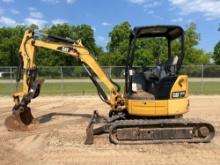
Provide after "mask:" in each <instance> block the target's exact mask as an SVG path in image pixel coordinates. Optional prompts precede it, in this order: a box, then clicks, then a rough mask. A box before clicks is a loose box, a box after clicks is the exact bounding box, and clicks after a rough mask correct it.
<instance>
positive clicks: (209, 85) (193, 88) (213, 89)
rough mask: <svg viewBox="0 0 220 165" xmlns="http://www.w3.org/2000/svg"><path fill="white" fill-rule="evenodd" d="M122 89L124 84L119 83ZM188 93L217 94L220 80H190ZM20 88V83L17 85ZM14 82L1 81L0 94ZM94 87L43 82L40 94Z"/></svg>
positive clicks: (82, 92)
mask: <svg viewBox="0 0 220 165" xmlns="http://www.w3.org/2000/svg"><path fill="white" fill-rule="evenodd" d="M119 84H120V86H121V89H122V91H123V89H124V84H123V83H119ZM189 86H190V94H193V95H219V94H220V82H190V84H189ZM19 88H21V85H19ZM15 89H16V88H15V84H12V83H1V84H0V95H8V96H10V95H11V94H12V93H13V92H14V91H15ZM96 94H97V92H96V88H95V87H94V85H93V84H92V83H89V82H80V83H79V82H74V83H63V84H61V83H45V84H43V86H42V89H41V95H96Z"/></svg>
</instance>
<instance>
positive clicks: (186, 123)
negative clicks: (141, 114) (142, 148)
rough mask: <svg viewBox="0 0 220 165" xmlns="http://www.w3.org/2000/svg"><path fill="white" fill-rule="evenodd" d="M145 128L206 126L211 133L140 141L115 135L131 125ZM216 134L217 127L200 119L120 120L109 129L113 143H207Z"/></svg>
mask: <svg viewBox="0 0 220 165" xmlns="http://www.w3.org/2000/svg"><path fill="white" fill-rule="evenodd" d="M143 126H144V128H148V127H149V128H152V127H154V128H171V127H172V128H178V127H185V128H189V127H193V128H198V127H201V126H205V127H207V128H208V129H209V135H208V136H206V137H205V138H199V137H195V138H192V139H168V140H167V139H166V140H164V139H162V140H139V141H124V140H123V141H119V140H118V139H117V138H116V136H114V135H115V132H116V130H117V129H118V128H131V127H143ZM214 135H215V129H214V127H213V126H212V125H211V124H210V123H207V122H206V121H203V120H200V119H183V118H180V119H155V120H146V119H145V120H143V119H141V120H137V119H135V120H120V121H116V122H114V123H112V124H111V126H110V131H109V139H110V141H111V142H112V143H115V144H146V143H149V144H154V143H183V142H188V143H207V142H210V141H211V140H212V138H213V137H214Z"/></svg>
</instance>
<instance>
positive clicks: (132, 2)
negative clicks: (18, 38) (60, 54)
mask: <svg viewBox="0 0 220 165" xmlns="http://www.w3.org/2000/svg"><path fill="white" fill-rule="evenodd" d="M219 19H220V0H0V27H3V26H6V27H14V26H16V25H18V24H22V25H30V24H37V25H38V26H39V27H40V28H43V27H45V26H51V25H53V24H59V23H69V24H71V25H79V24H89V25H90V26H91V27H92V28H93V30H94V34H95V39H96V43H97V44H98V45H100V46H102V47H105V46H106V44H107V42H108V40H109V37H108V36H109V32H110V31H111V30H112V28H113V27H114V26H115V25H117V24H119V23H121V22H124V21H128V22H129V23H130V24H131V25H132V27H135V26H143V25H144V26H146V25H161V24H171V25H173V24H174V25H181V26H182V27H183V28H184V29H186V28H187V26H188V25H189V23H190V22H195V23H196V24H197V32H199V33H200V36H201V41H200V43H199V46H198V47H199V48H202V49H204V50H205V51H213V48H214V46H215V44H216V43H217V42H218V41H219V40H220V32H219V31H218V27H219V26H220V21H219Z"/></svg>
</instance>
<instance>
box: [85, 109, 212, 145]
mask: <svg viewBox="0 0 220 165" xmlns="http://www.w3.org/2000/svg"><path fill="white" fill-rule="evenodd" d="M98 124H99V126H96V125H98ZM100 125H101V126H100ZM86 133H87V138H86V141H85V144H93V140H94V135H100V134H103V133H108V134H109V140H110V141H111V142H112V143H114V144H154V143H183V142H187V143H207V142H210V140H211V139H212V138H213V137H214V134H215V129H214V127H213V126H212V125H211V124H209V123H207V122H205V121H202V120H200V119H183V118H178V119H126V118H125V116H124V115H122V114H121V115H118V116H112V117H110V118H109V119H103V118H101V117H99V115H98V113H97V112H96V111H95V112H94V114H93V115H92V118H91V121H90V124H89V125H88V127H87V130H86Z"/></svg>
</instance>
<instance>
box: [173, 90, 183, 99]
mask: <svg viewBox="0 0 220 165" xmlns="http://www.w3.org/2000/svg"><path fill="white" fill-rule="evenodd" d="M185 95H186V91H180V92H173V93H172V98H182V97H185Z"/></svg>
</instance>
